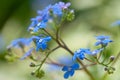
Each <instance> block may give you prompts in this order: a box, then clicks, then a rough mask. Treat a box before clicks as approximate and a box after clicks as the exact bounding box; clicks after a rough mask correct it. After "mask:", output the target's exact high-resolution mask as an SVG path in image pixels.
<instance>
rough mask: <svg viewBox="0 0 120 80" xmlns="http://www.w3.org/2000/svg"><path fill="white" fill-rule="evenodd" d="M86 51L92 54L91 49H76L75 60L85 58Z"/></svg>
mask: <svg viewBox="0 0 120 80" xmlns="http://www.w3.org/2000/svg"><path fill="white" fill-rule="evenodd" d="M85 53H86V54H91V51H90V49H79V50H77V51H75V53H74V56H73V61H75V60H76V59H77V58H79V59H81V60H83V59H84V58H85Z"/></svg>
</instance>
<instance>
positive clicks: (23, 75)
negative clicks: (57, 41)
mask: <svg viewBox="0 0 120 80" xmlns="http://www.w3.org/2000/svg"><path fill="white" fill-rule="evenodd" d="M59 1H64V2H71V8H73V9H74V10H75V19H74V20H73V21H72V22H68V23H66V24H65V26H64V29H63V30H62V38H63V39H64V40H65V42H66V43H67V44H68V46H69V47H70V48H71V49H72V50H73V51H75V50H77V49H79V48H86V47H91V48H92V46H93V44H94V41H95V39H94V36H96V35H99V34H106V35H111V38H112V39H113V40H114V42H113V43H112V44H111V45H110V47H108V51H107V55H114V56H116V55H117V54H118V52H119V51H120V26H115V27H112V26H111V24H112V23H113V22H115V21H117V20H120V0H0V80H38V79H37V78H35V77H33V76H31V75H30V72H31V71H33V70H34V69H32V68H30V67H29V63H30V60H24V61H21V60H17V61H15V62H8V61H7V60H6V59H5V55H6V54H7V53H8V52H7V51H6V47H7V45H8V44H10V42H11V41H12V40H13V39H16V38H21V37H29V36H30V34H29V32H27V28H28V26H29V24H30V23H31V22H30V18H32V17H35V16H36V12H37V10H41V9H43V8H44V7H46V6H48V5H49V4H54V3H56V2H59ZM55 53H57V54H53V55H51V57H53V58H54V59H58V57H60V56H63V55H66V54H65V52H64V51H63V50H61V52H60V51H57V52H55ZM119 59H120V58H119ZM119 59H118V60H117V62H116V63H115V65H114V67H115V68H116V71H115V72H114V74H112V75H106V76H105V77H104V79H102V76H103V75H104V73H105V72H104V70H103V68H102V67H101V66H100V67H98V66H97V67H96V66H95V67H93V68H91V67H90V70H91V72H92V74H93V75H94V76H95V77H96V78H97V79H98V80H99V79H100V80H120V76H119V72H120V64H119V63H120V60H119ZM45 68H47V69H45V70H46V72H47V73H46V75H45V77H44V78H42V79H41V80H64V78H63V72H62V71H59V70H55V71H53V72H51V71H50V69H49V67H45ZM50 68H52V67H50ZM80 79H81V80H82V79H83V80H89V78H88V76H87V75H86V74H85V73H84V72H83V71H77V72H76V74H75V75H74V77H72V78H70V79H69V80H80Z"/></svg>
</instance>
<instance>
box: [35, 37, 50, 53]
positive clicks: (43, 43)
mask: <svg viewBox="0 0 120 80" xmlns="http://www.w3.org/2000/svg"><path fill="white" fill-rule="evenodd" d="M50 40H51V37H50V36H48V37H45V38H42V37H37V38H36V51H39V50H40V49H42V50H45V49H46V48H47V42H49V41H50Z"/></svg>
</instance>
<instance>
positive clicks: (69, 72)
mask: <svg viewBox="0 0 120 80" xmlns="http://www.w3.org/2000/svg"><path fill="white" fill-rule="evenodd" d="M78 69H79V64H78V63H75V64H73V65H72V66H64V67H63V68H62V71H66V72H65V74H64V78H65V79H67V78H69V76H73V75H74V73H75V70H78Z"/></svg>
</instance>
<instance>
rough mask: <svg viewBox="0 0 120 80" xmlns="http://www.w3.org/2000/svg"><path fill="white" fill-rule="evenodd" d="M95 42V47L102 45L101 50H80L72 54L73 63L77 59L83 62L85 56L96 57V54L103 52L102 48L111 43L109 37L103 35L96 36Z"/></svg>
mask: <svg viewBox="0 0 120 80" xmlns="http://www.w3.org/2000/svg"><path fill="white" fill-rule="evenodd" d="M96 40H97V42H96V43H95V46H98V45H102V47H101V48H99V49H96V50H93V51H91V50H90V49H84V48H80V49H78V50H77V51H75V52H74V56H73V61H75V60H76V59H77V58H78V59H80V60H83V59H84V58H85V54H88V55H97V54H98V53H100V52H101V51H103V50H104V47H106V46H107V45H108V43H110V42H113V41H112V40H110V37H109V36H104V35H100V36H97V37H96Z"/></svg>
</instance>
